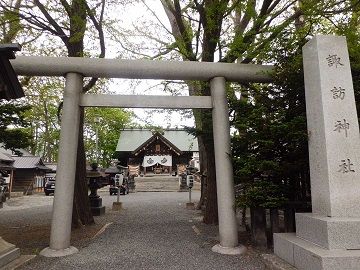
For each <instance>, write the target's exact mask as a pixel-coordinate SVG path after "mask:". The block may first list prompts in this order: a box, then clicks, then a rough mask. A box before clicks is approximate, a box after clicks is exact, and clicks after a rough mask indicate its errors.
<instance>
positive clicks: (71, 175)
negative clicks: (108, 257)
mask: <svg viewBox="0 0 360 270" xmlns="http://www.w3.org/2000/svg"><path fill="white" fill-rule="evenodd" d="M82 87H83V77H82V75H80V74H77V73H68V74H66V83H65V91H64V106H63V110H62V116H61V133H60V145H59V159H58V167H57V173H56V188H55V198H54V204H53V215H52V222H51V232H50V247H48V248H45V249H43V250H42V251H41V252H40V255H42V256H45V257H61V256H66V255H70V254H73V253H76V252H77V251H78V250H77V249H76V248H75V247H72V246H70V236H71V218H72V210H73V197H74V185H75V169H76V154H77V146H78V135H79V124H80V107H79V100H80V94H81V91H82Z"/></svg>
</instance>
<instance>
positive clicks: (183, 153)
mask: <svg viewBox="0 0 360 270" xmlns="http://www.w3.org/2000/svg"><path fill="white" fill-rule="evenodd" d="M198 152H199V148H198V143H197V139H196V138H195V137H193V136H192V135H190V134H188V133H187V132H186V131H185V130H183V129H167V130H163V131H152V130H149V129H125V130H122V131H121V133H120V138H119V141H118V145H117V148H116V154H117V158H118V160H119V162H120V165H122V166H129V165H130V166H140V168H141V169H140V170H141V173H143V174H147V173H155V174H160V173H162V174H171V173H173V172H174V171H176V170H177V168H178V166H180V165H182V166H183V165H188V164H189V162H190V161H191V160H193V159H194V157H195V158H196V156H197V153H198Z"/></svg>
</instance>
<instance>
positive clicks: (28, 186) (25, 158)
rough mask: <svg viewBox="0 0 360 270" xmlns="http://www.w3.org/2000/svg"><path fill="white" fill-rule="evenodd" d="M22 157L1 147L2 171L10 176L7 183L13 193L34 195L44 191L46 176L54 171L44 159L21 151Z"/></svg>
mask: <svg viewBox="0 0 360 270" xmlns="http://www.w3.org/2000/svg"><path fill="white" fill-rule="evenodd" d="M18 151H19V152H21V153H22V156H16V155H13V154H12V152H11V150H8V149H4V148H2V147H0V170H1V171H2V173H5V174H7V175H9V176H8V178H7V182H8V183H9V188H10V191H11V192H23V193H24V194H32V192H33V191H37V190H39V191H40V190H42V188H43V186H44V180H45V175H46V173H47V172H51V171H52V169H51V168H49V167H46V166H45V164H44V163H43V161H42V159H41V158H40V157H38V156H33V155H31V154H30V153H29V152H27V151H26V150H23V149H19V150H18Z"/></svg>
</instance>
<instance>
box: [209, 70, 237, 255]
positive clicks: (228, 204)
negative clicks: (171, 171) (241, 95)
mask: <svg viewBox="0 0 360 270" xmlns="http://www.w3.org/2000/svg"><path fill="white" fill-rule="evenodd" d="M225 83H226V81H225V78H223V77H216V78H214V79H212V80H211V81H210V90H211V98H212V102H213V110H212V118H213V136H214V152H215V168H216V187H217V188H216V191H217V193H216V194H217V205H218V214H219V238H220V245H221V247H225V248H236V247H237V246H238V245H239V242H238V226H237V219H236V213H235V207H234V205H235V192H234V177H233V167H232V160H231V155H230V153H231V149H230V123H229V107H228V103H227V98H226V86H225Z"/></svg>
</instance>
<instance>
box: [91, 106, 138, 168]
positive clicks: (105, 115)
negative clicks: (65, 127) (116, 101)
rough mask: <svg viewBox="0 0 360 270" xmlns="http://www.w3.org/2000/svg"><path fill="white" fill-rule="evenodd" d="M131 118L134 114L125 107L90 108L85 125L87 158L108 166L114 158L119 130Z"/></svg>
mask: <svg viewBox="0 0 360 270" xmlns="http://www.w3.org/2000/svg"><path fill="white" fill-rule="evenodd" d="M131 118H132V114H131V113H129V112H127V111H124V110H123V109H114V108H104V109H101V108H88V109H87V110H86V116H85V127H84V129H85V148H86V149H87V151H86V152H87V160H88V161H93V162H96V163H98V164H99V165H100V166H101V167H103V168H106V167H108V166H109V165H110V162H111V160H112V159H113V158H114V154H115V151H116V146H117V143H118V140H119V134H120V133H119V132H120V130H122V129H123V128H125V126H127V125H128V124H129V123H130V120H131ZM96 136H97V137H96ZM96 141H97V144H98V146H97V147H96Z"/></svg>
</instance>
